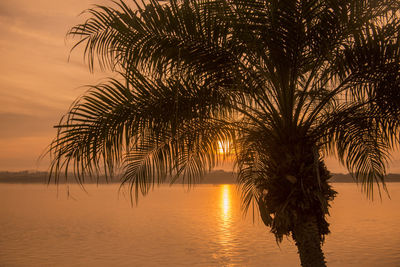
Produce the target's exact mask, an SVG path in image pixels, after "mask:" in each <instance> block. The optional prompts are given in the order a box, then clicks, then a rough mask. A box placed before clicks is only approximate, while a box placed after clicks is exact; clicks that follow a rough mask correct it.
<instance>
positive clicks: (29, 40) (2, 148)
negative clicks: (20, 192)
mask: <svg viewBox="0 0 400 267" xmlns="http://www.w3.org/2000/svg"><path fill="white" fill-rule="evenodd" d="M93 4H112V3H111V1H106V0H65V1H55V0H35V1H33V0H1V1H0V33H1V38H0V55H1V61H0V125H1V126H0V171H6V170H8V171H19V170H46V169H47V165H48V160H46V159H44V160H41V161H40V162H38V158H39V156H40V154H41V153H42V152H43V151H45V149H46V146H47V145H48V144H49V143H50V142H51V140H52V138H53V137H54V135H55V130H54V128H53V125H55V124H57V122H58V120H59V119H60V117H61V116H62V115H63V114H64V113H65V112H66V111H67V109H68V107H69V105H70V104H71V103H72V101H73V100H74V99H75V98H76V97H78V96H80V95H82V94H83V93H84V92H85V90H86V88H85V87H84V85H89V84H95V83H97V82H100V81H101V79H102V78H104V76H105V74H104V73H101V72H100V71H99V70H97V72H96V74H91V73H90V72H89V70H88V68H87V66H86V65H85V64H84V62H83V57H82V51H81V50H80V51H79V50H76V51H74V52H73V53H72V54H71V58H70V60H69V61H68V56H69V54H70V53H69V51H70V48H71V46H72V44H73V40H71V39H66V38H65V35H66V33H67V31H68V29H70V28H71V27H72V26H73V25H75V24H77V23H79V22H82V21H83V20H84V18H85V17H84V16H78V15H79V14H80V13H81V12H82V11H83V10H85V9H87V8H90V7H92V6H93ZM396 154H398V153H396ZM399 159H400V157H399V156H397V155H396V156H395V157H394V160H393V162H392V164H391V168H390V171H391V172H400V160H399ZM328 167H329V169H330V170H331V171H332V172H346V171H345V169H344V168H342V167H340V166H339V164H338V163H337V162H336V161H335V160H333V159H328Z"/></svg>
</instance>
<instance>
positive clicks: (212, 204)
mask: <svg viewBox="0 0 400 267" xmlns="http://www.w3.org/2000/svg"><path fill="white" fill-rule="evenodd" d="M334 187H335V189H336V190H337V191H338V192H339V195H338V197H337V198H336V200H335V202H334V203H333V206H332V210H331V217H330V218H329V222H330V223H331V231H332V234H331V235H329V236H327V238H326V242H325V245H324V247H323V249H324V251H325V254H326V257H327V261H328V266H363V267H366V266H400V229H399V227H400V183H390V184H389V185H388V187H389V191H390V193H391V200H389V199H388V198H387V197H383V199H382V201H380V200H379V199H377V200H375V201H374V202H370V201H368V200H366V199H365V197H364V196H363V195H362V194H361V193H360V190H359V188H357V186H356V185H354V184H334ZM86 189H87V191H88V193H85V192H83V191H82V190H81V189H79V187H77V186H76V185H74V186H72V185H70V186H69V187H67V186H66V185H60V186H59V188H58V190H57V189H56V187H55V186H50V187H47V186H45V185H15V184H1V185H0V266H298V265H299V260H298V255H297V250H296V248H295V246H294V243H293V242H292V241H291V240H289V239H287V240H284V241H283V243H281V244H280V246H277V244H276V242H275V239H274V237H273V235H272V234H271V233H269V230H268V229H267V228H266V227H265V226H264V225H263V224H262V223H261V222H260V221H259V219H258V217H255V219H254V222H253V217H252V214H251V211H250V213H249V214H248V215H247V217H246V218H244V217H243V216H242V213H241V210H240V199H239V196H238V193H237V191H236V187H235V186H234V185H217V186H214V185H200V186H197V187H195V188H194V189H193V190H191V191H190V192H188V191H187V190H185V188H184V187H182V186H180V185H177V186H172V187H169V186H161V187H159V188H156V189H155V190H154V192H152V193H151V194H150V195H149V196H147V197H145V198H141V199H140V200H139V205H138V206H137V207H135V206H133V207H132V206H131V204H130V201H129V195H128V194H126V192H125V193H124V191H122V192H120V193H118V185H100V186H99V187H97V186H96V185H87V186H86Z"/></svg>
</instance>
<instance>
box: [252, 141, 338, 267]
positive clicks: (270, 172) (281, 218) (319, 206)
mask: <svg viewBox="0 0 400 267" xmlns="http://www.w3.org/2000/svg"><path fill="white" fill-rule="evenodd" d="M315 151H316V149H315V146H313V144H309V143H301V142H300V143H297V144H296V143H295V144H293V143H289V142H286V143H285V144H281V145H280V146H279V148H277V149H276V154H269V155H268V157H267V158H266V160H265V162H266V164H265V165H264V166H265V168H264V170H263V172H262V177H261V176H260V184H259V189H260V197H259V207H260V214H261V217H262V219H263V221H264V223H265V224H266V225H267V226H269V227H271V232H272V233H274V234H275V237H276V239H277V241H281V240H282V238H283V236H284V235H286V236H292V237H293V239H294V241H295V243H296V245H297V247H298V251H299V254H300V259H301V263H302V266H325V259H324V255H323V252H322V249H321V245H322V242H323V239H324V235H326V234H328V233H329V224H328V222H327V221H326V215H327V214H328V208H329V202H330V201H332V200H333V198H334V196H335V194H336V192H335V191H334V190H333V189H332V188H331V186H330V185H329V183H328V180H329V178H330V177H331V176H330V173H329V172H328V171H327V169H326V167H325V164H324V163H323V161H322V160H321V158H320V157H319V154H318V153H316V152H315Z"/></svg>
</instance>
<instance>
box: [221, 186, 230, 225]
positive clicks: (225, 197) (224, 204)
mask: <svg viewBox="0 0 400 267" xmlns="http://www.w3.org/2000/svg"><path fill="white" fill-rule="evenodd" d="M221 210H222V217H223V221H227V220H228V219H229V218H230V216H231V191H230V186H229V185H227V184H224V185H223V186H222V197H221Z"/></svg>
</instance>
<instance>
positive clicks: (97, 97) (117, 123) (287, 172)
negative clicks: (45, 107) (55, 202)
mask: <svg viewBox="0 0 400 267" xmlns="http://www.w3.org/2000/svg"><path fill="white" fill-rule="evenodd" d="M399 7H400V4H399V3H398V1H395V0H380V1H377V0H365V1H362V0H349V1H339V0H301V1H300V0H297V1H296V0H269V1H266V0H198V1H196V0H170V1H156V0H151V1H149V2H148V3H144V2H143V3H137V2H136V1H135V0H134V1H132V3H131V5H128V4H127V3H125V2H123V1H121V2H118V3H114V7H105V6H96V7H94V8H92V9H89V10H88V11H87V13H86V14H89V18H88V19H87V20H86V21H85V22H84V23H83V24H79V25H77V26H75V27H73V28H72V29H71V30H70V32H69V35H71V36H75V37H79V41H78V42H77V43H76V45H75V46H84V48H85V50H84V51H85V52H84V55H85V58H86V60H87V63H88V65H89V68H90V69H91V70H94V68H95V67H96V66H100V67H101V68H103V69H108V70H111V71H114V72H116V73H118V75H119V76H118V77H119V78H117V79H111V78H110V79H109V81H107V82H105V83H102V84H99V85H96V86H93V87H92V88H90V89H89V91H88V92H87V93H86V94H85V95H84V96H83V97H81V98H79V99H78V100H77V101H76V102H75V103H74V104H73V105H72V107H71V108H70V110H69V111H68V113H67V114H66V115H65V116H64V117H63V118H62V119H61V121H60V123H59V125H57V126H56V127H57V128H58V134H57V137H56V138H55V139H54V141H53V142H52V144H51V146H50V149H49V151H50V154H51V155H52V164H51V175H52V177H55V179H56V180H57V179H58V177H59V175H60V173H61V172H62V171H65V172H66V173H67V172H68V171H69V170H71V168H72V169H73V171H74V174H75V177H76V179H77V180H78V181H79V182H84V179H85V177H86V176H90V175H94V174H96V173H98V172H100V171H101V170H104V171H105V172H106V174H112V173H114V171H115V170H116V169H118V168H121V167H122V168H123V170H124V175H123V177H124V179H123V180H122V183H128V184H130V186H131V187H132V188H131V189H132V192H134V194H135V196H136V198H137V197H138V196H139V195H140V194H143V195H145V194H147V193H148V192H149V190H151V188H152V187H153V186H154V184H158V183H163V182H166V181H168V182H174V181H175V180H176V179H177V178H179V177H180V178H181V179H183V180H184V181H185V182H187V183H188V184H192V183H195V182H196V181H197V179H199V178H200V177H201V176H202V175H203V174H204V173H205V172H207V171H209V170H211V169H212V168H213V167H214V166H216V164H218V163H219V162H220V161H221V160H223V156H222V155H221V154H220V153H218V144H219V143H220V142H229V143H230V144H231V148H232V149H231V156H232V157H233V158H234V160H235V163H236V168H237V173H238V177H237V179H238V180H237V181H238V183H239V185H240V189H241V192H242V203H243V207H244V209H245V210H246V209H247V208H248V207H249V206H250V205H252V204H255V205H258V207H259V211H260V215H261V218H262V220H263V222H264V223H265V224H266V225H267V226H269V227H270V228H271V232H272V233H273V234H274V235H275V236H276V239H277V241H281V240H282V238H283V236H291V237H292V238H293V239H294V241H295V244H296V245H297V247H298V251H299V254H300V260H301V264H302V266H325V259H324V255H323V252H322V249H321V245H322V243H323V240H324V236H325V235H326V234H328V233H329V224H328V223H327V221H326V215H327V214H328V212H329V203H330V202H331V201H332V200H333V198H334V196H335V194H336V192H335V191H334V190H333V189H332V188H331V186H330V185H329V183H328V181H329V178H330V174H329V172H328V170H327V168H326V166H325V165H324V158H325V157H326V156H327V155H335V156H336V157H337V158H338V159H339V160H340V161H341V162H342V163H343V164H344V165H345V166H346V167H347V168H348V170H349V172H350V173H351V174H352V175H353V177H354V179H355V180H356V181H358V182H360V183H361V184H362V185H363V189H364V190H365V192H366V193H367V194H369V195H371V194H372V189H373V187H374V182H376V184H378V187H379V185H381V186H383V188H385V184H384V176H385V172H386V170H385V166H386V165H387V161H388V159H389V157H390V151H391V149H393V148H394V147H395V146H396V144H397V143H398V139H397V138H398V133H399V132H398V130H399V107H400V101H399V99H400V90H399V85H400V76H399V73H400V64H399V63H400V62H399V61H400V38H399V32H400V20H399V17H398V14H399ZM379 192H380V191H379Z"/></svg>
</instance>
